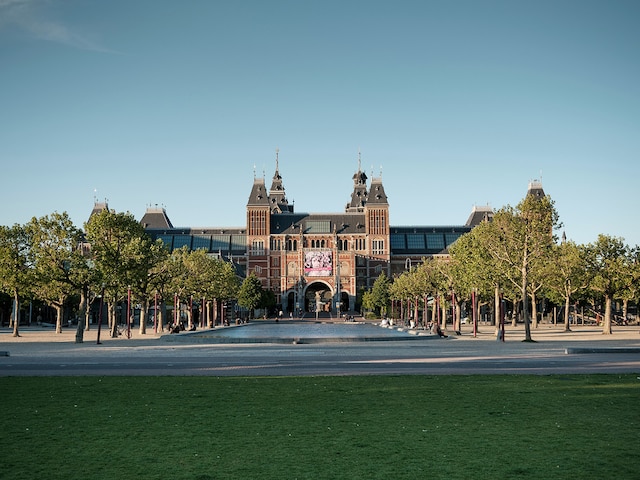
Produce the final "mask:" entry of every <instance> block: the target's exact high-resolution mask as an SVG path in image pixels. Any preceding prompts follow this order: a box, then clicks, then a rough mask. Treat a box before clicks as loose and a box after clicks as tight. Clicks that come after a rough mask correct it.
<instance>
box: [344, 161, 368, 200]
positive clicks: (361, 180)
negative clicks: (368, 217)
mask: <svg viewBox="0 0 640 480" xmlns="http://www.w3.org/2000/svg"><path fill="white" fill-rule="evenodd" d="M366 203H367V175H366V174H365V173H364V172H363V171H362V164H361V159H360V150H358V171H357V172H356V173H354V175H353V193H352V194H351V201H350V202H349V203H347V207H346V209H345V211H347V212H363V211H364V206H365V204H366Z"/></svg>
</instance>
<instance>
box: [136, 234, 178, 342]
mask: <svg viewBox="0 0 640 480" xmlns="http://www.w3.org/2000/svg"><path fill="white" fill-rule="evenodd" d="M136 250H137V262H136V263H137V266H136V271H135V272H134V273H135V274H134V275H131V277H130V287H131V290H132V292H133V296H134V298H135V299H136V300H138V301H139V302H140V328H139V332H140V334H141V335H144V334H146V333H147V316H148V312H149V300H150V298H151V296H152V293H153V291H154V288H155V280H156V277H158V276H160V275H161V271H160V270H159V269H158V268H157V267H158V266H159V265H161V264H162V262H163V261H164V260H165V259H166V258H167V257H168V256H169V252H168V250H167V249H166V247H165V245H164V243H163V242H162V240H160V239H158V240H156V241H155V242H153V241H152V240H151V238H150V237H148V236H146V235H145V236H142V237H140V238H139V239H137V240H136ZM155 314H156V312H155V311H154V315H155Z"/></svg>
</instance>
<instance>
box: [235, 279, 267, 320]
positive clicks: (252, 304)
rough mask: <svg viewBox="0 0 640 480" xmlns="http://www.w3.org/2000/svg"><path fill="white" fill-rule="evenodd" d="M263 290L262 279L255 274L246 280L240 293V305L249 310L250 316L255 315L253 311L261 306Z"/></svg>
mask: <svg viewBox="0 0 640 480" xmlns="http://www.w3.org/2000/svg"><path fill="white" fill-rule="evenodd" d="M263 290H264V289H263V288H262V283H261V282H260V279H259V278H258V277H257V276H256V274H255V273H253V272H251V274H250V275H249V276H248V277H247V278H245V279H244V281H243V282H242V285H241V286H240V290H239V291H238V305H240V306H241V307H244V308H246V309H247V310H249V313H250V315H253V311H254V310H255V309H256V308H258V307H259V306H260V305H261V302H262V299H263V295H264V292H263Z"/></svg>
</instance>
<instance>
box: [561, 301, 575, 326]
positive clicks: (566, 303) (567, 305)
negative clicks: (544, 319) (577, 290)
mask: <svg viewBox="0 0 640 480" xmlns="http://www.w3.org/2000/svg"><path fill="white" fill-rule="evenodd" d="M569 301H570V298H569V297H568V296H567V297H565V299H564V331H565V332H570V331H571V327H570V326H569V308H570V303H569ZM576 313H577V312H576ZM576 323H577V322H576Z"/></svg>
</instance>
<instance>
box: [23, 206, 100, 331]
mask: <svg viewBox="0 0 640 480" xmlns="http://www.w3.org/2000/svg"><path fill="white" fill-rule="evenodd" d="M26 229H27V231H28V233H29V238H30V239H31V253H32V255H33V262H34V274H35V277H34V290H35V294H36V296H37V297H38V298H40V299H41V300H43V301H45V302H46V303H47V304H49V305H51V306H52V307H53V308H55V310H56V332H57V333H61V332H62V320H63V313H64V306H65V303H66V302H67V300H68V299H69V297H70V296H71V295H73V294H76V293H81V291H82V287H83V283H84V280H85V279H86V278H87V274H88V268H89V267H88V265H87V261H86V258H85V256H84V254H83V252H82V249H81V248H79V246H80V245H81V244H82V231H81V230H80V229H78V228H77V227H76V226H75V225H74V224H73V222H72V221H71V218H69V215H68V214H67V213H66V212H65V213H62V214H60V213H53V214H51V215H46V216H43V217H40V218H32V219H31V221H30V222H29V223H28V224H27V225H26ZM83 313H84V312H83ZM78 321H79V322H80V323H82V322H83V321H84V315H83V318H82V320H78Z"/></svg>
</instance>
